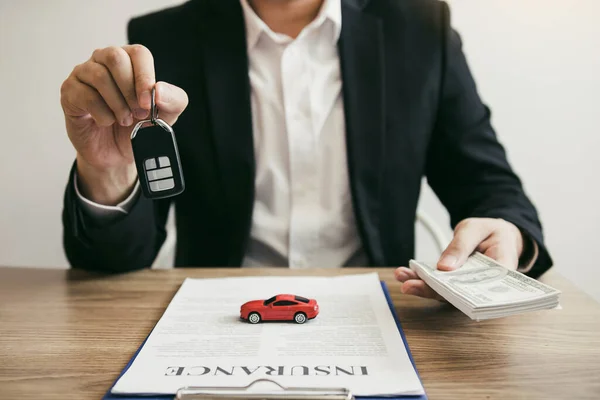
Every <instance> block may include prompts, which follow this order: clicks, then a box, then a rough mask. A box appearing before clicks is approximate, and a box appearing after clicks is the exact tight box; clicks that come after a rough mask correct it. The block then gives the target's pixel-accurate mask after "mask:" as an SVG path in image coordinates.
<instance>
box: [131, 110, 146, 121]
mask: <svg viewBox="0 0 600 400" xmlns="http://www.w3.org/2000/svg"><path fill="white" fill-rule="evenodd" d="M133 112H134V113H135V117H136V118H137V119H144V118H146V116H147V115H148V110H143V109H141V108H136V109H135V110H134V111H133Z"/></svg>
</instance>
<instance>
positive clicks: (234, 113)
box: [61, 0, 552, 298]
mask: <svg viewBox="0 0 600 400" xmlns="http://www.w3.org/2000/svg"><path fill="white" fill-rule="evenodd" d="M128 34H129V40H130V42H131V43H132V44H131V45H127V46H123V47H109V48H105V49H98V50H96V51H94V52H93V54H92V56H91V58H90V59H89V60H88V61H86V62H85V63H83V64H81V65H78V66H77V67H75V69H74V70H73V72H72V73H71V75H70V76H69V77H68V78H67V79H66V80H65V82H64V84H63V86H62V88H61V104H62V106H63V110H64V113H65V119H66V126H67V132H68V135H69V138H70V139H71V141H72V143H73V145H74V147H75V149H76V150H77V160H76V162H75V164H74V166H73V169H72V172H71V176H70V179H69V183H68V186H67V189H66V194H65V204H64V212H63V223H64V245H65V250H66V254H67V257H68V259H69V261H70V263H71V265H72V266H73V267H76V268H86V269H92V270H100V271H110V272H122V271H130V270H135V269H141V268H145V267H148V266H150V265H151V264H152V262H153V260H154V259H155V257H156V255H157V253H158V251H159V249H160V247H161V245H162V243H163V242H164V239H165V221H166V218H167V214H168V210H169V207H170V205H171V203H172V202H174V204H175V212H176V224H177V238H178V242H177V250H176V261H175V263H176V265H177V266H252V265H265V266H268V265H280V266H281V265H289V266H291V267H304V266H319V267H343V266H353V265H363V266H366V265H369V266H399V265H406V263H407V262H408V260H409V259H410V258H411V257H412V256H413V251H414V250H413V248H414V222H415V214H416V206H417V201H418V198H419V190H420V183H421V178H422V177H423V176H425V177H426V178H427V180H428V182H429V184H430V185H431V187H432V188H433V190H434V191H435V193H436V194H437V196H438V197H439V198H440V199H441V201H442V203H443V204H444V205H445V207H446V208H447V209H448V211H449V213H450V216H451V222H452V225H453V226H454V227H455V230H454V238H453V240H452V242H451V244H450V245H449V246H448V248H447V249H446V250H445V252H444V253H443V254H442V257H441V258H440V261H439V263H438V268H439V269H443V270H451V269H454V268H458V267H459V266H460V265H462V263H464V261H465V260H466V258H467V257H468V256H469V254H471V253H472V252H473V251H475V250H478V251H481V252H483V253H484V254H486V255H488V256H490V257H492V258H495V259H496V260H498V261H499V262H501V263H502V264H504V265H505V266H507V267H509V268H513V269H517V268H520V269H521V270H523V271H524V272H526V273H527V274H529V275H531V276H534V277H537V276H539V275H540V274H542V273H543V272H544V271H546V270H547V269H548V268H549V267H550V266H551V263H552V261H551V259H550V256H549V254H548V252H547V250H546V248H545V246H544V243H543V235H542V229H541V225H540V222H539V220H538V216H537V213H536V210H535V208H534V206H533V205H532V204H531V202H530V201H529V200H528V198H527V197H526V195H525V193H524V191H523V188H522V186H521V183H520V181H519V178H518V177H517V176H516V174H515V173H514V172H513V171H512V169H511V167H510V166H509V164H508V162H507V160H506V157H505V152H504V149H503V148H502V146H501V145H500V144H499V142H498V141H497V139H496V136H495V133H494V130H493V128H492V127H491V125H490V112H489V109H488V108H487V107H486V106H484V105H483V104H482V102H481V100H480V98H479V96H478V94H477V90H476V87H475V83H474V81H473V78H472V76H471V74H470V72H469V69H468V66H467V62H466V60H465V57H464V55H463V52H462V49H461V42H460V39H459V36H458V35H457V33H456V32H455V31H454V30H453V29H452V28H451V25H450V17H449V10H448V7H447V6H446V4H445V3H443V2H439V1H437V0H192V1H190V2H187V3H184V4H183V5H181V6H178V7H175V8H171V9H168V10H164V11H161V12H157V13H153V14H150V15H146V16H143V17H139V18H135V19H133V20H132V21H131V22H130V24H129V27H128ZM155 77H159V78H160V79H161V81H159V82H156V79H155ZM152 87H155V88H156V102H157V105H158V109H159V112H160V117H161V118H162V119H163V120H165V121H166V122H167V123H169V124H175V122H176V121H177V124H176V125H175V127H174V129H175V132H176V136H177V141H178V144H179V150H180V154H181V162H182V166H183V171H184V175H185V179H186V184H187V188H186V190H185V191H184V192H183V194H181V195H179V196H176V197H174V198H170V199H164V200H157V201H152V200H148V199H146V198H145V197H144V196H143V195H141V194H140V188H139V183H138V181H137V170H136V168H135V164H134V160H133V155H132V150H131V143H130V138H129V136H130V133H131V130H132V127H133V125H134V124H135V123H136V122H137V121H139V120H143V119H145V118H146V117H147V116H148V111H149V109H150V93H151V89H152ZM184 110H185V112H184ZM157 160H158V159H157ZM161 167H165V166H164V165H161ZM165 168H166V167H165ZM396 277H397V278H398V279H399V280H400V281H402V282H403V287H402V290H403V291H404V292H405V293H410V294H414V295H419V296H424V297H434V298H435V297H437V295H436V294H435V293H434V292H433V291H432V290H431V288H429V287H428V286H427V285H425V283H424V282H422V281H421V280H419V279H418V277H417V276H416V275H415V274H414V272H412V271H411V270H409V269H407V268H404V267H399V268H397V270H396Z"/></svg>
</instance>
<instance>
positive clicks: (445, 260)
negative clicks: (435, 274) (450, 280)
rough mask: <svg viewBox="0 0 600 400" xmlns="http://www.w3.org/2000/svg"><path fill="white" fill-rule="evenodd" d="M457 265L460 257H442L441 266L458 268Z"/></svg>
mask: <svg viewBox="0 0 600 400" xmlns="http://www.w3.org/2000/svg"><path fill="white" fill-rule="evenodd" d="M456 263H458V257H456V256H453V255H451V254H449V255H446V256H444V257H442V258H441V260H440V262H439V264H440V265H443V266H445V267H448V268H454V267H456Z"/></svg>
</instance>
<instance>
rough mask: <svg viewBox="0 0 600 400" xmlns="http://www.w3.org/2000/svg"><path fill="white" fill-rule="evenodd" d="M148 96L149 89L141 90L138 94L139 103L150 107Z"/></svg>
mask: <svg viewBox="0 0 600 400" xmlns="http://www.w3.org/2000/svg"><path fill="white" fill-rule="evenodd" d="M150 96H151V95H150V92H149V91H146V92H142V94H141V95H140V105H141V106H147V107H148V108H150V103H151V99H150Z"/></svg>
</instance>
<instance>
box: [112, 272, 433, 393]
mask: <svg viewBox="0 0 600 400" xmlns="http://www.w3.org/2000/svg"><path fill="white" fill-rule="evenodd" d="M277 294H294V295H298V296H303V297H307V298H313V299H316V300H317V302H318V304H319V315H318V316H317V317H316V318H314V319H311V320H309V321H306V322H305V323H304V324H296V323H294V322H293V321H292V322H262V323H259V324H255V325H254V324H250V323H249V322H247V321H244V320H242V319H240V306H241V305H242V304H243V303H245V302H247V301H249V300H264V299H268V298H270V297H272V296H274V295H277ZM259 378H268V379H272V380H274V381H276V382H277V383H279V384H281V385H284V386H293V387H327V388H331V387H343V388H348V389H350V390H351V391H352V393H353V394H354V395H357V396H375V395H379V396H396V395H417V394H423V393H424V392H423V387H422V386H421V382H420V380H419V378H418V376H417V373H416V371H415V369H414V367H413V365H412V363H411V362H410V359H409V356H408V353H407V350H406V348H405V347H404V342H403V341H402V338H401V336H400V333H399V331H398V328H397V327H396V323H395V321H394V318H393V316H392V313H391V311H390V309H389V307H388V304H387V302H386V299H385V295H384V293H383V290H382V288H381V284H380V282H379V278H378V275H377V274H376V273H371V274H362V275H350V276H341V277H247V278H224V279H189V278H188V279H186V280H185V281H184V283H183V285H182V286H181V288H180V289H179V291H178V292H177V293H176V295H175V297H174V298H173V300H172V301H171V303H170V304H169V306H168V308H167V309H166V311H165V313H164V314H163V316H162V318H161V319H160V320H159V321H158V323H157V324H156V326H155V328H154V330H153V331H152V333H151V334H150V336H149V337H148V339H147V341H146V343H145V345H144V347H143V348H142V349H141V351H140V353H139V354H138V356H137V358H136V359H135V360H134V362H133V364H132V365H131V367H130V368H129V369H128V371H127V372H126V373H125V374H124V375H123V376H122V377H121V378H120V379H119V380H118V382H117V383H116V384H115V386H114V387H113V389H112V393H113V394H175V393H176V392H177V390H178V389H179V388H182V387H185V386H218V387H242V386H246V385H248V384H250V383H251V382H253V381H255V380H256V379H259Z"/></svg>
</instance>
